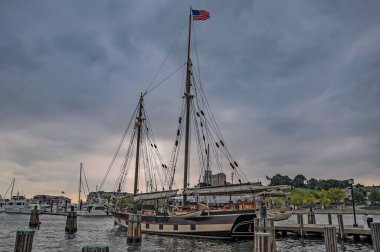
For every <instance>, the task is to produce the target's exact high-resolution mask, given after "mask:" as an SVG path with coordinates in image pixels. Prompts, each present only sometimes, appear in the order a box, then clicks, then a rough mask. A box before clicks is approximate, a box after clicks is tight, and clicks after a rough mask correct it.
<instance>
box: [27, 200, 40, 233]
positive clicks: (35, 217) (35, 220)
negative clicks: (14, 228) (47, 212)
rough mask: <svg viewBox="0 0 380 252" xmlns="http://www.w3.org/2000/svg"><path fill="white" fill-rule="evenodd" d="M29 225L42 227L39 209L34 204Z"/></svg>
mask: <svg viewBox="0 0 380 252" xmlns="http://www.w3.org/2000/svg"><path fill="white" fill-rule="evenodd" d="M29 227H30V228H38V229H40V213H39V212H38V210H37V206H34V209H33V210H32V213H31V214H30V219H29Z"/></svg>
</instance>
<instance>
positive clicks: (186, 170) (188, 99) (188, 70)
mask: <svg viewBox="0 0 380 252" xmlns="http://www.w3.org/2000/svg"><path fill="white" fill-rule="evenodd" d="M191 18H192V8H191V7H190V14H189V37H188V44H187V65H186V83H185V98H186V125H185V127H186V131H185V163H184V171H183V173H184V176H183V189H184V190H185V189H186V188H187V186H188V180H189V179H188V177H187V174H188V173H189V166H190V159H189V157H190V151H189V146H190V103H191V98H192V96H191V93H190V77H191V59H190V42H191ZM186 200H187V195H185V194H184V195H183V204H184V205H185V204H186Z"/></svg>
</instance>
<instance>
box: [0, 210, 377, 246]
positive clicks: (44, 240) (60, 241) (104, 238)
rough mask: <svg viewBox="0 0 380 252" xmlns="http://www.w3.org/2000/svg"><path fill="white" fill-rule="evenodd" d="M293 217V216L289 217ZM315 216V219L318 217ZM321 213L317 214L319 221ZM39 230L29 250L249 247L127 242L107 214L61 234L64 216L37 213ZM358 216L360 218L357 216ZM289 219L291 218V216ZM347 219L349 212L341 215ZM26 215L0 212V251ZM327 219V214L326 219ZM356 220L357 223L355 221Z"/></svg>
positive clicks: (165, 239) (146, 239)
mask: <svg viewBox="0 0 380 252" xmlns="http://www.w3.org/2000/svg"><path fill="white" fill-rule="evenodd" d="M292 218H293V217H292ZM318 218H319V219H318ZM324 218H325V216H318V215H317V221H318V220H320V223H323V220H324ZM40 219H41V221H42V224H41V228H40V230H38V231H36V234H35V238H34V243H33V251H39V252H45V251H46V252H47V251H49V252H51V251H59V252H61V251H62V252H63V251H65V252H66V251H80V250H81V248H82V246H83V245H85V244H91V243H107V244H109V247H110V251H113V252H114V251H123V252H125V251H148V252H149V251H152V252H153V251H162V252H164V251H210V252H214V251H215V252H226V251H242V252H245V251H252V248H253V242H252V241H238V242H231V241H218V240H208V239H195V238H182V237H170V236H158V235H143V241H142V243H141V244H127V242H126V230H125V229H121V228H119V227H118V226H114V224H113V221H112V219H111V218H107V217H106V218H83V217H78V232H77V233H76V235H74V236H68V235H66V234H65V232H64V229H65V223H66V217H64V216H55V215H41V216H40ZM358 220H360V218H358ZM290 221H294V220H293V219H291V220H290ZM345 221H347V223H349V221H352V220H350V216H345ZM28 222H29V215H17V214H13V215H12V214H6V213H0V225H1V229H0V251H1V252H7V251H9V252H13V249H14V242H15V237H16V230H17V229H21V228H25V227H27V226H28ZM325 223H327V217H326V222H325ZM359 224H360V223H359ZM277 247H278V251H297V252H298V251H299V252H301V251H325V247H324V241H323V240H322V239H307V240H298V239H294V238H291V237H278V239H277ZM339 248H340V251H363V252H364V251H373V249H372V247H371V245H369V244H368V243H353V242H347V243H346V244H345V246H344V247H343V246H340V247H339Z"/></svg>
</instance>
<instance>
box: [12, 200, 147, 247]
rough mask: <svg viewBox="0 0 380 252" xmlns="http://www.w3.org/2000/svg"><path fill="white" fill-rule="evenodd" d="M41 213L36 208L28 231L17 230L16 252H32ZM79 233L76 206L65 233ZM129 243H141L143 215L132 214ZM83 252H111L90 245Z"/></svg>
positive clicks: (105, 245) (71, 212)
mask: <svg viewBox="0 0 380 252" xmlns="http://www.w3.org/2000/svg"><path fill="white" fill-rule="evenodd" d="M40 225H41V222H40V213H39V211H38V210H37V207H35V208H34V209H33V210H32V212H31V215H30V220H29V228H30V229H27V230H17V232H16V242H15V250H14V251H15V252H31V251H32V247H33V238H34V234H35V231H36V229H37V230H39V229H40ZM77 231H78V225H77V213H76V212H75V211H74V206H72V207H71V211H70V212H68V213H67V219H66V225H65V233H66V234H67V235H74V234H75V233H76V232H77ZM127 242H128V243H139V242H141V215H138V214H130V215H129V219H128V231H127ZM82 252H109V247H108V245H107V244H88V245H85V246H83V247H82Z"/></svg>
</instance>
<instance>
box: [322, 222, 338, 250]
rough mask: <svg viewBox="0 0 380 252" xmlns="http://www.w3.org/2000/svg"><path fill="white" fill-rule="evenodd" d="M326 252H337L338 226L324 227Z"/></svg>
mask: <svg viewBox="0 0 380 252" xmlns="http://www.w3.org/2000/svg"><path fill="white" fill-rule="evenodd" d="M324 233H325V245H326V252H337V251H338V244H337V239H336V227H335V226H332V225H329V226H326V227H325V228H324Z"/></svg>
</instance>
